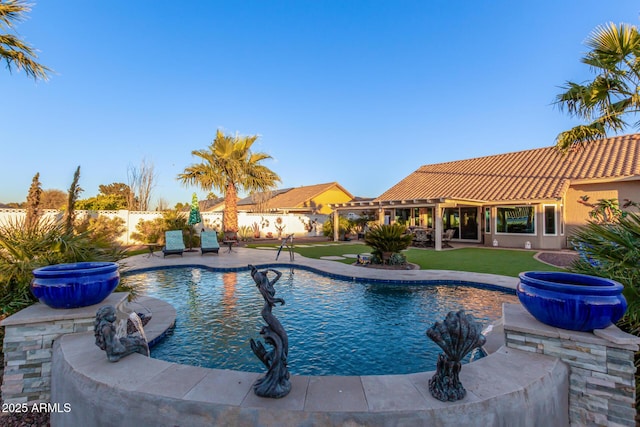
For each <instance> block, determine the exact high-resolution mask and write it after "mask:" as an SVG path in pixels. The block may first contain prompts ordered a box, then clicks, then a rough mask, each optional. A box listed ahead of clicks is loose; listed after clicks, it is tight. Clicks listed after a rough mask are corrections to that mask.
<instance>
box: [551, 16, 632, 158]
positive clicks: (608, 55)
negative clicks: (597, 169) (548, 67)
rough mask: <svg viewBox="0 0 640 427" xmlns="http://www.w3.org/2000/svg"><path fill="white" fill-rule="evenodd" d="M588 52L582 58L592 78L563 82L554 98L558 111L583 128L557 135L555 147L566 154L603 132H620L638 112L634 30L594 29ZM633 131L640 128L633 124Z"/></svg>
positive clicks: (611, 26)
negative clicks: (570, 117) (576, 121)
mask: <svg viewBox="0 0 640 427" xmlns="http://www.w3.org/2000/svg"><path fill="white" fill-rule="evenodd" d="M586 45H587V46H588V47H589V48H590V49H591V50H590V51H589V52H587V54H586V55H585V56H584V58H582V62H583V63H585V64H587V65H588V66H589V67H590V68H591V70H593V72H594V73H595V74H596V76H595V78H594V79H593V80H592V81H590V82H586V83H584V84H579V83H574V82H571V81H569V82H567V83H566V84H565V85H564V86H563V87H562V88H563V89H564V92H563V93H561V94H559V95H558V96H557V97H556V105H558V107H559V108H560V110H561V111H562V110H564V109H565V108H566V110H567V112H568V113H569V114H570V115H571V116H573V117H578V118H581V119H584V120H585V121H587V122H588V123H587V124H583V125H578V126H575V127H574V128H572V129H569V130H566V131H564V132H562V133H560V134H559V135H558V137H557V139H556V145H557V147H558V148H559V149H560V150H562V151H568V150H570V149H572V148H574V147H577V146H580V145H584V144H588V143H590V142H593V141H597V140H599V139H602V138H606V136H607V132H620V131H623V130H624V129H625V128H626V127H627V126H628V124H627V122H626V121H625V119H626V118H627V117H629V116H633V115H635V114H636V113H638V111H639V110H640V93H639V90H640V87H639V83H640V35H639V34H638V29H637V27H635V26H633V25H629V24H620V25H617V26H616V25H615V24H613V23H609V24H606V25H603V26H599V27H597V28H596V29H595V30H594V31H593V32H592V33H591V34H590V35H589V37H588V38H587V41H586ZM633 126H634V127H636V128H638V127H640V122H636V123H634V125H633Z"/></svg>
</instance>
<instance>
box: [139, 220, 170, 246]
mask: <svg viewBox="0 0 640 427" xmlns="http://www.w3.org/2000/svg"><path fill="white" fill-rule="evenodd" d="M164 230H165V223H164V219H163V218H155V219H153V220H150V221H145V220H143V219H141V220H140V221H138V223H137V224H136V231H134V232H133V233H131V238H132V239H133V240H137V241H138V242H143V243H161V242H163V241H164Z"/></svg>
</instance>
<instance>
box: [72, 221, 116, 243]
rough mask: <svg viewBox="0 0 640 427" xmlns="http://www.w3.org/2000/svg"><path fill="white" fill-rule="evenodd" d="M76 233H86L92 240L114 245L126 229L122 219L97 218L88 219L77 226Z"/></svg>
mask: <svg viewBox="0 0 640 427" xmlns="http://www.w3.org/2000/svg"><path fill="white" fill-rule="evenodd" d="M76 231H77V232H80V233H84V232H87V233H88V234H89V237H90V238H91V239H93V240H104V241H106V242H110V243H111V244H113V245H116V244H118V237H119V236H121V235H122V233H124V232H125V231H126V229H125V226H124V220H123V219H122V218H119V217H114V218H109V217H106V216H98V217H97V218H88V219H86V220H85V221H83V222H82V223H81V224H79V225H77V226H76Z"/></svg>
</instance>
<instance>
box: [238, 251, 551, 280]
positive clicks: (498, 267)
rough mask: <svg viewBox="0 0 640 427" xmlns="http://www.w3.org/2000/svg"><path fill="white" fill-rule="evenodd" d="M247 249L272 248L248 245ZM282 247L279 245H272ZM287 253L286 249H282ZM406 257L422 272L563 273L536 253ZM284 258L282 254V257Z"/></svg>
mask: <svg viewBox="0 0 640 427" xmlns="http://www.w3.org/2000/svg"><path fill="white" fill-rule="evenodd" d="M247 246H248V247H257V246H263V247H264V246H270V245H260V244H249V245H247ZM272 246H275V247H279V245H272ZM283 251H284V249H283ZM295 252H296V253H299V254H300V255H302V256H305V257H307V258H320V257H321V256H329V255H338V256H339V255H343V254H349V253H351V254H357V253H363V252H370V248H369V247H368V246H366V245H363V244H353V243H340V244H336V245H313V246H309V247H300V246H295ZM404 254H405V255H406V257H407V260H408V261H409V262H411V263H414V264H418V265H419V266H420V268H421V269H423V270H428V269H431V270H458V271H471V272H476V273H490V274H500V275H503V276H512V277H518V273H520V272H522V271H530V270H537V271H541V270H542V271H562V269H561V268H556V267H553V266H550V265H548V264H545V263H542V262H539V261H537V260H536V259H534V258H533V256H534V255H535V254H536V251H524V250H515V249H514V250H509V249H493V248H461V249H455V250H447V251H438V252H436V251H434V250H423V249H412V248H410V249H407V250H406V251H405V252H404ZM280 256H282V255H280ZM337 262H343V263H346V264H351V263H353V262H354V259H350V258H347V259H344V260H339V261H337Z"/></svg>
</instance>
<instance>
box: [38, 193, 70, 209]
mask: <svg viewBox="0 0 640 427" xmlns="http://www.w3.org/2000/svg"><path fill="white" fill-rule="evenodd" d="M66 202H67V195H66V193H65V192H64V191H61V190H55V189H52V190H43V191H42V196H41V197H40V205H41V206H42V209H62V208H64V205H65V203H66Z"/></svg>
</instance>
